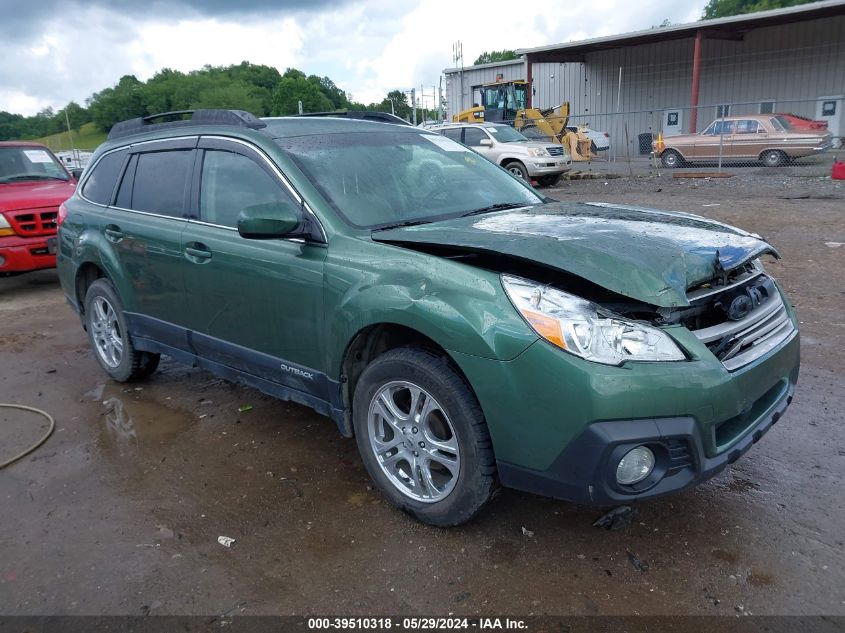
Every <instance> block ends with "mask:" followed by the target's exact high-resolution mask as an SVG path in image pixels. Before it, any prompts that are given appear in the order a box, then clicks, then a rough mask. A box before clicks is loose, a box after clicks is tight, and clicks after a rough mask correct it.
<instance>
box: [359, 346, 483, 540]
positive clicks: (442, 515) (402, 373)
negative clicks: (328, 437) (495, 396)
mask: <svg viewBox="0 0 845 633" xmlns="http://www.w3.org/2000/svg"><path fill="white" fill-rule="evenodd" d="M352 420H353V426H354V429H355V439H356V442H357V444H358V450H359V452H360V453H361V458H362V460H363V462H364V466H365V467H366V469H367V472H368V473H369V474H370V477H372V479H373V481H374V482H375V484H376V486H378V488H379V490H380V491H381V492H382V494H383V495H384V496H385V497H387V499H388V501H390V503H391V504H393V505H394V506H396V507H397V508H399V509H400V510H403V511H404V512H407V513H408V514H410V515H412V516H413V517H414V518H416V519H417V520H419V521H422V522H423V523H428V524H430V525H437V526H441V527H450V526H455V525H460V524H462V523H465V522H467V521H469V520H470V519H471V518H472V517H473V516H475V515H476V514H477V513H478V512H479V510H481V508H482V507H483V506H484V504H486V503H487V501H488V500H489V499H490V496H491V495H492V494H493V490H494V489H495V487H496V461H495V458H494V456H493V446H492V443H491V441H490V434H489V432H488V430H487V424H486V423H485V421H484V415H483V413H482V412H481V407H480V406H479V404H478V401H477V400H476V398H475V395H474V394H473V393H472V391H471V390H470V389H469V387H468V386H467V384H466V383H465V382H464V380H463V379H462V377H461V376H460V375H459V374H458V373H457V371H456V370H455V369H454V368H453V366H452V365H451V363H450V361H449V359H447V358H445V357H443V356H441V355H438V354H437V353H435V352H432V351H428V350H424V349H421V348H416V347H403V348H398V349H393V350H390V351H388V352H385V353H384V354H382V355H381V356H379V357H378V358H376V359H375V360H374V361H373V362H372V363H370V364H369V365H368V366H367V368H366V369H365V370H364V372H363V373H362V374H361V377H360V379H359V380H358V384H357V385H356V387H355V395H354V399H353V406H352Z"/></svg>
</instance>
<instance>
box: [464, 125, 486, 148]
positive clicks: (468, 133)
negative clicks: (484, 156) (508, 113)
mask: <svg viewBox="0 0 845 633" xmlns="http://www.w3.org/2000/svg"><path fill="white" fill-rule="evenodd" d="M485 138H490V137H489V136H487V133H486V132H484V130H482V129H480V128H477V127H468V128H466V130H465V131H464V145H467V146H468V147H479V146H480V145H481V141H482V139H485Z"/></svg>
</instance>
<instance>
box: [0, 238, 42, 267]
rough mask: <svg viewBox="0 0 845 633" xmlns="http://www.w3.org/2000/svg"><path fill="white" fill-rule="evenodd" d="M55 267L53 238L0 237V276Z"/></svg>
mask: <svg viewBox="0 0 845 633" xmlns="http://www.w3.org/2000/svg"><path fill="white" fill-rule="evenodd" d="M55 267H56V238H55V236H52V237H51V236H44V237H18V236H16V235H11V236H8V237H0V274H2V273H23V272H27V271H30V270H41V269H43V268H55Z"/></svg>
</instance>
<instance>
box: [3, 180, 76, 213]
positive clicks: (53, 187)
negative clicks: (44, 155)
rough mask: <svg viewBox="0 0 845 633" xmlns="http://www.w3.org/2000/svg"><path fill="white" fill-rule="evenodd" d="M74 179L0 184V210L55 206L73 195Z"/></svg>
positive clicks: (74, 188)
mask: <svg viewBox="0 0 845 633" xmlns="http://www.w3.org/2000/svg"><path fill="white" fill-rule="evenodd" d="M75 190H76V181H73V180H67V181H64V180H37V181H30V182H14V183H5V184H0V212H2V211H21V210H24V209H38V208H40V207H57V206H59V205H60V204H61V203H62V202H64V201H65V200H67V199H68V198H70V197H71V196H72V195H73V192H74V191H75Z"/></svg>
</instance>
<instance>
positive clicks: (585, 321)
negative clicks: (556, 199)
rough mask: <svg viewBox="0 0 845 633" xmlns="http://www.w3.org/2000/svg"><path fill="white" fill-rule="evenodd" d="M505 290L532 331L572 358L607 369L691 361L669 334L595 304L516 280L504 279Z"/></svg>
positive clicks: (507, 277) (523, 280) (509, 277)
mask: <svg viewBox="0 0 845 633" xmlns="http://www.w3.org/2000/svg"><path fill="white" fill-rule="evenodd" d="M502 285H503V286H504V288H505V291H506V292H507V293H508V297H510V300H511V301H512V302H513V304H514V306H515V307H516V309H517V310H519V312H520V314H522V316H523V317H524V318H525V320H526V321H528V324H529V325H530V326H531V328H532V329H533V330H534V331H535V332H537V334H539V335H540V336H542V337H543V338H544V339H546V340H547V341H548V342H549V343H552V344H553V345H556V346H557V347H559V348H561V349H562V350H565V351H567V352H569V353H571V354H575V355H576V356H580V357H581V358H584V359H586V360H590V361H594V362H596V363H604V364H605V365H620V364H622V363H623V362H625V361H628V360H636V361H673V360H685V359H686V356H685V355H684V353H683V352H682V351H681V350H680V349H679V348H678V346H677V345H676V344H675V342H674V341H673V340H672V339H671V337H670V336H669V335H668V334H666V332H664V331H663V330H660V329H657V328H653V327H650V326H648V325H643V324H641V323H636V322H633V321H628V320H626V319H624V318H623V317H620V316H617V315H615V314H612V313H611V312H608V311H607V310H605V309H603V308H601V307H600V306H598V305H596V304H594V303H592V302H591V301H587V300H586V299H581V298H580V297H576V296H574V295H571V294H568V293H566V292H563V291H561V290H557V289H556V288H551V287H549V286H544V285H542V284H538V283H536V282H534V281H529V280H527V279H522V278H520V277H512V276H510V275H502Z"/></svg>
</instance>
